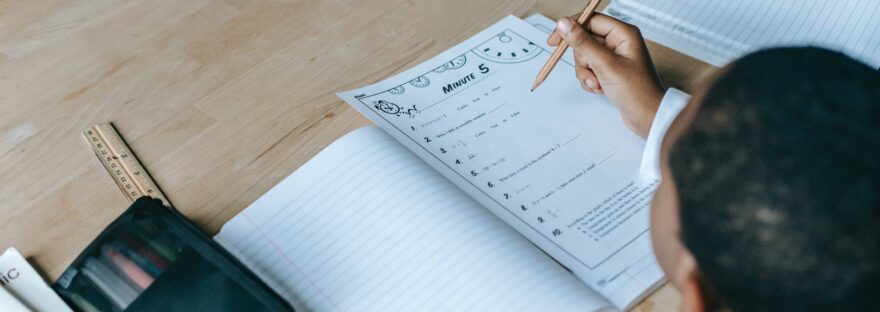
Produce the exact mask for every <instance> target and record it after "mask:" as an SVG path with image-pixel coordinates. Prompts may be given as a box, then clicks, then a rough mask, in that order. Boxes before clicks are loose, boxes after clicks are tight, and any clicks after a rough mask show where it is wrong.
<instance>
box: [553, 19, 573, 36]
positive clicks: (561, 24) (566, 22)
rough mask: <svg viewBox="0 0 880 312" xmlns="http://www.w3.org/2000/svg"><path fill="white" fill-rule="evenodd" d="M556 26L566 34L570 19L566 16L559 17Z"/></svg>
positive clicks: (568, 29) (569, 29)
mask: <svg viewBox="0 0 880 312" xmlns="http://www.w3.org/2000/svg"><path fill="white" fill-rule="evenodd" d="M556 28H558V29H559V31H561V32H562V33H564V34H567V33H568V32H570V31H571V21H569V20H568V19H567V18H563V19H560V20H559V22H558V23H556Z"/></svg>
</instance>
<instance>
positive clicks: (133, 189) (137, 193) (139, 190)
mask: <svg viewBox="0 0 880 312" xmlns="http://www.w3.org/2000/svg"><path fill="white" fill-rule="evenodd" d="M83 136H84V137H85V138H86V141H88V142H89V145H91V146H92V150H93V151H94V152H95V155H96V156H98V160H100V161H101V164H102V165H104V169H107V173H109V174H110V177H112V178H113V181H115V182H116V186H119V189H120V190H122V193H123V194H125V197H127V198H128V201H129V202H134V201H135V200H136V199H138V198H141V197H143V196H150V197H153V198H158V199H161V200H162V203H164V204H165V205H167V206H171V202H169V201H168V198H166V197H165V194H163V193H162V190H160V189H159V186H158V185H156V182H155V181H153V178H151V177H150V174H149V173H147V170H146V169H144V166H143V165H142V164H141V163H140V161H138V159H137V157H135V155H134V153H132V152H131V149H130V148H128V144H125V141H123V140H122V136H120V135H119V132H117V131H116V128H114V127H113V124H111V123H109V122H106V123H101V124H97V125H94V126H92V127H90V128H88V129H85V130H83Z"/></svg>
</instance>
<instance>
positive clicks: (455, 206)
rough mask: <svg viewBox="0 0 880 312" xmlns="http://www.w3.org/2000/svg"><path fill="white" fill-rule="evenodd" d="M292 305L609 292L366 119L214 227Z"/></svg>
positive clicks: (543, 306)
mask: <svg viewBox="0 0 880 312" xmlns="http://www.w3.org/2000/svg"><path fill="white" fill-rule="evenodd" d="M215 239H216V240H217V241H218V242H219V243H220V244H221V245H223V247H225V248H226V249H227V250H229V251H230V252H231V253H232V254H234V255H235V256H236V257H237V258H238V259H239V260H241V261H242V262H243V263H244V264H245V265H247V266H248V267H249V268H250V269H251V270H252V271H254V272H255V273H256V274H257V275H258V276H259V277H260V278H261V279H262V280H263V281H265V282H266V283H267V284H269V286H271V287H272V288H273V289H275V290H276V291H277V292H278V293H279V294H280V295H281V296H282V297H284V298H286V299H287V300H288V301H290V302H291V303H293V305H294V306H295V307H296V308H297V311H599V310H607V309H609V308H611V305H610V303H608V302H607V301H606V300H604V299H603V298H601V297H600V296H598V295H597V294H595V293H594V292H593V291H592V290H590V289H589V288H587V286H585V285H584V284H583V283H581V281H579V280H578V279H577V278H575V277H574V276H573V275H571V274H570V273H569V272H567V271H566V270H565V269H564V268H563V267H562V266H560V265H559V264H557V263H556V262H554V261H553V260H552V259H551V258H550V257H548V256H547V255H546V254H544V253H542V252H541V250H539V249H538V248H537V247H535V246H534V245H532V244H531V243H529V242H528V241H527V240H526V239H525V238H523V237H522V236H521V235H519V234H517V233H516V232H515V231H514V230H513V229H512V228H511V227H510V226H508V225H506V224H504V222H502V221H501V220H499V219H498V218H497V217H495V216H494V215H492V213H491V212H489V211H488V210H486V209H484V208H483V207H481V205H480V204H478V203H477V202H475V201H474V200H473V199H472V198H471V197H469V196H468V195H467V194H465V193H464V192H463V191H462V190H460V189H459V188H458V187H456V186H455V185H453V184H452V183H450V182H449V180H447V179H446V178H444V177H443V176H441V175H440V174H439V173H438V172H437V171H435V170H434V169H432V168H431V167H429V166H428V165H427V164H426V163H425V162H424V161H423V160H421V159H419V158H418V157H417V156H416V155H415V154H413V153H412V152H410V151H409V150H407V149H406V147H404V146H403V145H401V144H400V143H398V142H397V141H396V140H395V139H393V138H392V137H390V136H389V135H388V134H386V133H385V132H384V131H383V130H381V129H379V128H376V127H367V128H362V129H359V130H356V131H354V132H352V133H350V134H348V135H346V136H344V137H343V138H341V139H339V140H337V141H336V142H334V143H333V144H331V145H330V146H329V147H327V148H326V149H324V150H323V151H322V152H321V153H319V154H318V155H317V156H315V158H313V159H312V160H310V161H309V162H308V163H306V164H305V165H303V166H302V167H301V168H300V169H299V170H297V171H296V172H294V173H293V174H291V175H290V176H289V177H287V178H285V179H284V180H283V181H281V183H279V184H278V185H276V186H275V187H274V188H272V190H270V191H269V192H267V193H266V194H265V195H263V196H262V197H260V199H258V200H257V201H255V202H254V203H253V204H251V205H250V206H249V207H248V208H247V209H245V210H244V211H242V212H241V213H240V214H239V215H238V216H236V217H235V218H233V219H232V220H231V221H229V222H228V223H227V224H226V225H224V226H223V229H222V230H221V231H220V233H219V234H218V235H217V236H216V237H215Z"/></svg>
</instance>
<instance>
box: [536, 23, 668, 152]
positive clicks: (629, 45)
mask: <svg viewBox="0 0 880 312" xmlns="http://www.w3.org/2000/svg"><path fill="white" fill-rule="evenodd" d="M587 28H588V29H589V31H587V30H585V29H584V27H582V26H581V25H579V24H577V22H576V21H575V20H573V19H571V18H563V19H560V20H559V23H558V24H557V27H556V31H554V32H553V34H551V35H550V38H548V39H547V43H548V44H549V45H551V46H556V45H558V44H559V43H560V42H561V41H562V40H565V41H566V42H568V44H569V46H571V48H572V49H574V59H575V63H576V66H575V67H576V68H577V78H578V81H580V84H581V87H582V88H583V89H584V90H586V91H587V92H594V93H600V94H602V93H604V94H605V95H607V96H608V99H609V100H611V103H613V104H614V105H615V106H616V107H617V109H619V110H620V114H621V117H622V118H623V121H624V123H625V124H626V126H627V127H629V128H630V130H632V131H633V132H635V133H636V134H638V135H640V136H642V137H643V138H644V137H647V136H648V131H649V130H650V129H651V123H652V122H653V121H654V114H655V113H656V112H657V107H658V106H659V105H660V100H662V99H663V94H664V90H663V87H662V86H661V85H660V80H659V79H658V78H657V73H656V72H655V71H654V64H653V63H651V57H650V56H649V55H648V49H647V47H646V46H645V41H644V39H642V35H641V33H639V29H638V28H636V27H635V26H632V25H629V24H626V23H624V22H621V21H618V20H616V19H614V18H611V17H608V16H605V15H602V14H598V13H596V14H595V15H594V16H593V17H592V18H591V19H590V20H589V23H588V25H587Z"/></svg>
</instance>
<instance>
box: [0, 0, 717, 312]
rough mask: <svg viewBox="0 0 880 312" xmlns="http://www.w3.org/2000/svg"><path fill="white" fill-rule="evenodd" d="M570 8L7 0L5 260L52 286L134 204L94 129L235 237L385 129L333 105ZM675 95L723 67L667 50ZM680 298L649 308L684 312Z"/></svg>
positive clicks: (2, 36)
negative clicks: (289, 185) (245, 219)
mask: <svg viewBox="0 0 880 312" xmlns="http://www.w3.org/2000/svg"><path fill="white" fill-rule="evenodd" d="M583 4H584V1H582V0H566V1H549V0H540V1H529V0H506V1H473V0H446V1H403V0H371V1H354V0H343V1H277V0H276V1H269V0H223V1H220V0H218V1H213V0H186V1H162V0H144V1H128V0H107V1H89V0H80V1H74V0H45V1H0V111H2V114H0V181H2V185H0V212H2V216H3V217H2V220H0V247H2V248H5V247H6V246H13V245H14V246H16V247H18V248H19V250H20V251H21V252H22V253H23V254H25V255H27V256H29V257H30V260H32V262H34V263H35V264H36V265H37V266H38V267H39V268H40V269H41V270H42V271H43V272H45V273H46V275H47V277H48V278H50V279H53V280H54V279H55V278H56V277H57V276H58V275H59V274H60V273H61V272H62V270H63V269H64V268H65V267H66V266H67V265H68V264H69V263H70V261H72V260H73V258H74V257H75V256H76V255H77V253H78V252H79V251H80V250H81V249H82V248H84V247H85V245H86V244H87V243H88V242H89V241H91V240H92V239H93V238H94V237H95V236H96V235H97V234H98V232H99V231H100V230H101V229H102V228H103V227H104V226H106V225H107V224H108V223H109V222H110V221H111V220H113V219H114V218H115V217H116V216H117V215H118V214H119V213H120V212H121V211H122V210H123V209H124V208H125V207H126V206H127V202H126V200H125V198H124V197H123V196H122V195H121V194H120V192H119V190H118V189H117V188H116V187H115V186H114V185H113V182H112V181H111V179H110V178H109V177H108V176H107V174H106V173H105V171H104V169H103V168H101V167H100V165H99V163H98V161H97V160H96V159H95V156H94V154H92V152H91V151H90V150H89V148H88V146H87V145H86V143H85V142H84V141H83V139H82V138H81V136H80V130H81V129H83V128H85V127H88V126H91V125H93V124H96V123H99V122H103V121H108V120H109V121H113V122H114V123H115V124H116V126H117V127H118V129H119V131H120V132H121V133H122V134H123V136H124V137H125V138H126V139H127V140H128V142H129V144H130V145H131V147H132V149H133V150H134V151H135V153H136V154H137V155H138V156H139V157H140V159H141V160H142V161H143V162H144V164H145V165H146V166H147V169H148V170H150V171H151V173H152V175H153V177H154V178H155V179H156V180H157V182H158V183H159V185H160V186H161V187H162V188H163V189H164V191H165V193H166V194H167V195H168V197H169V198H170V199H171V201H172V202H174V204H175V205H176V206H177V208H179V209H180V210H181V211H183V212H184V213H185V214H186V215H188V216H189V217H190V218H191V219H193V220H194V221H195V222H197V223H198V224H199V225H200V226H202V227H203V228H205V229H207V230H209V231H211V232H216V231H218V230H219V228H220V226H221V225H222V224H223V223H224V222H226V221H227V220H228V219H230V218H231V217H232V216H234V215H235V214H236V213H238V212H239V211H240V210H242V209H243V208H244V207H246V206H247V205H248V204H250V203H251V202H253V201H254V200H255V199H257V197H259V196H260V195H262V194H263V193H264V192H266V191H267V190H269V188H270V187H272V186H273V185H275V184H276V183H278V182H279V181H280V180H281V179H282V178H284V177H285V176H287V175H288V174H290V173H291V172H293V171H294V170H296V168H298V167H299V166H300V165H302V164H303V163H304V162H305V161H307V160H308V159H310V158H311V157H312V156H314V155H315V154H316V153H317V152H318V151H320V150H321V149H322V148H324V147H325V146H326V145H327V144H329V143H330V142H332V141H334V140H335V139H336V138H338V137H340V136H341V135H343V134H345V133H347V132H349V131H351V130H353V129H355V128H358V127H361V126H364V125H367V124H368V123H369V121H368V120H367V119H365V118H363V117H361V116H360V115H359V114H358V113H357V112H355V111H354V110H352V109H350V108H348V106H347V105H346V104H345V103H343V102H342V101H341V100H340V99H338V98H337V97H336V96H335V95H334V93H335V92H337V91H340V90H345V89H350V88H353V87H357V86H361V85H364V84H367V83H372V82H375V81H378V80H380V79H382V78H384V77H387V76H389V75H391V74H394V73H397V72H400V71H402V70H404V69H406V68H408V67H411V66H413V65H415V64H417V63H419V62H422V61H424V60H426V59H428V58H430V57H431V56H433V55H436V54H438V53H440V52H441V51H443V50H445V49H447V48H449V47H451V46H453V45H454V44H456V43H458V42H460V41H462V40H464V39H466V38H468V37H469V36H471V35H473V34H474V33H476V32H477V31H479V30H481V29H483V28H485V27H486V26H488V25H490V24H492V23H494V22H495V21H497V20H499V19H501V18H502V17H504V16H505V15H508V14H514V15H518V16H527V15H530V14H532V13H536V12H543V13H544V14H546V15H548V16H550V17H552V18H557V17H560V16H563V15H567V14H574V13H577V12H579V11H580V9H581V8H582V6H583ZM651 52H652V54H653V55H654V57H655V60H656V64H657V66H658V69H659V71H660V73H661V75H662V77H663V79H664V81H665V82H666V83H667V84H668V85H671V86H676V87H679V88H684V89H685V90H688V89H691V87H692V86H693V85H694V84H695V82H696V81H699V79H700V78H701V77H703V76H704V75H705V74H706V73H708V72H710V71H711V70H712V68H711V67H710V66H708V65H705V64H703V63H699V62H697V61H694V60H693V59H690V58H688V57H685V56H683V55H680V54H678V53H676V52H673V51H671V50H669V49H666V48H664V47H661V46H657V45H651ZM677 302H678V298H677V294H676V292H675V291H674V290H673V289H671V288H670V287H669V286H665V287H664V288H663V289H661V290H660V291H658V292H657V293H655V294H653V295H652V296H651V297H650V299H648V300H646V301H645V302H643V303H642V304H641V305H640V307H639V308H638V309H636V310H638V311H652V310H653V311H672V310H676V309H677V304H678V303H677Z"/></svg>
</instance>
